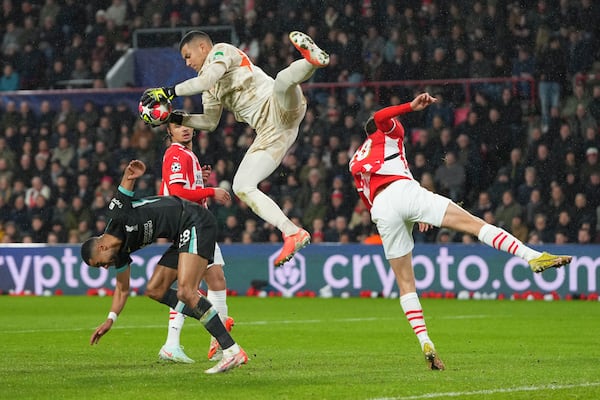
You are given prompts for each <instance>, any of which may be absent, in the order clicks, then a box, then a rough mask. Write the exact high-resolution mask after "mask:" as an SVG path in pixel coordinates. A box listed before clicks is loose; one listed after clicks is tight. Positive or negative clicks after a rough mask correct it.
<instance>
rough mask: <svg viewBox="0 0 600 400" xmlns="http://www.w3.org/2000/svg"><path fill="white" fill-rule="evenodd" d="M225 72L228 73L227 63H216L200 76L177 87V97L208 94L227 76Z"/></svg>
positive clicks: (207, 67)
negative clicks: (207, 92)
mask: <svg viewBox="0 0 600 400" xmlns="http://www.w3.org/2000/svg"><path fill="white" fill-rule="evenodd" d="M225 72H227V65H226V64H225V63H222V62H215V63H212V64H209V65H207V66H206V68H203V69H202V70H201V71H200V74H198V76H196V77H194V78H190V79H188V80H187V81H183V82H181V83H178V84H177V85H175V88H174V89H175V96H193V95H196V94H200V93H203V92H206V91H207V90H209V89H210V88H212V87H213V86H214V85H215V83H217V81H218V80H219V79H221V78H222V77H223V75H225Z"/></svg>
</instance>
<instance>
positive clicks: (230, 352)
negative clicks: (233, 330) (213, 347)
mask: <svg viewBox="0 0 600 400" xmlns="http://www.w3.org/2000/svg"><path fill="white" fill-rule="evenodd" d="M240 350H241V349H240V346H239V345H238V344H237V343H234V344H233V346H231V347H229V348H227V349H223V358H229V357H233V356H235V355H236V354H237V353H239V352H240Z"/></svg>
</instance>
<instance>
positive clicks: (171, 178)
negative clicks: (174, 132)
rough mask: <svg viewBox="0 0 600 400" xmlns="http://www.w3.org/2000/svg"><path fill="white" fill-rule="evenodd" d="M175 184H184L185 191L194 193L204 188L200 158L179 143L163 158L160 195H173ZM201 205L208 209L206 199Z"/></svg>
mask: <svg viewBox="0 0 600 400" xmlns="http://www.w3.org/2000/svg"><path fill="white" fill-rule="evenodd" d="M174 184H182V185H183V188H184V189H187V190H192V191H195V190H197V189H202V188H204V182H203V180H202V167H201V166H200V161H198V157H196V155H195V154H194V152H193V151H192V150H190V149H188V148H187V147H185V146H184V145H182V144H179V143H172V144H171V146H169V148H168V149H167V150H166V151H165V155H164V156H163V164H162V183H161V186H160V194H161V195H163V196H168V195H172V194H173V193H172V189H171V188H172V185H174ZM188 200H189V199H188ZM201 204H203V205H204V206H205V207H206V199H203V201H202V203H201Z"/></svg>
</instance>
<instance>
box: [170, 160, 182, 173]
mask: <svg viewBox="0 0 600 400" xmlns="http://www.w3.org/2000/svg"><path fill="white" fill-rule="evenodd" d="M180 171H181V164H179V163H178V162H174V163H173V164H171V172H180Z"/></svg>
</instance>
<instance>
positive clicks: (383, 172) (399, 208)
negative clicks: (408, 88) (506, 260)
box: [350, 93, 571, 370]
mask: <svg viewBox="0 0 600 400" xmlns="http://www.w3.org/2000/svg"><path fill="white" fill-rule="evenodd" d="M435 101H436V99H435V98H434V97H432V96H430V95H429V94H428V93H422V94H420V95H418V96H417V97H415V99H414V100H413V101H411V102H410V103H404V104H401V105H397V106H390V107H386V108H384V109H381V110H379V111H377V112H376V113H375V114H374V115H373V117H372V118H370V119H369V120H368V121H367V122H366V124H365V131H366V133H367V135H368V137H367V139H366V140H365V142H364V143H363V144H362V146H360V147H359V148H358V150H357V151H356V153H354V156H353V157H352V160H350V171H351V173H352V176H353V177H354V181H355V183H356V188H357V190H358V193H359V195H360V197H361V198H362V200H363V201H364V203H365V204H366V206H367V207H368V208H369V210H370V212H371V218H372V220H373V222H374V223H375V224H377V229H378V231H379V234H380V235H381V240H382V242H383V249H384V252H385V255H386V258H387V259H388V261H389V262H390V266H391V268H392V270H393V271H394V274H395V275H396V281H397V283H398V288H399V290H400V294H401V296H400V304H401V306H402V309H403V311H404V313H405V315H406V318H407V319H408V321H409V323H410V325H411V327H412V328H413V331H414V333H415V335H416V336H417V338H418V339H419V342H420V344H421V349H422V350H423V353H424V354H425V359H426V361H427V363H428V366H429V368H430V369H439V370H442V369H444V363H443V362H442V360H441V359H440V358H439V357H438V356H437V353H436V351H435V347H434V345H433V342H432V341H431V339H430V338H429V335H428V333H427V326H426V324H425V320H424V318H423V310H422V308H421V304H420V302H419V298H418V296H417V293H416V285H415V276H414V271H413V268H412V249H413V248H414V240H413V237H412V230H413V226H414V224H416V223H418V224H419V229H420V230H421V231H426V230H428V229H429V228H430V227H431V226H437V227H444V228H450V229H453V230H456V231H461V232H465V233H469V234H471V235H474V236H477V237H478V238H479V240H480V241H481V242H483V243H485V244H487V245H489V246H492V247H494V248H495V249H498V250H502V251H505V252H507V253H510V254H513V255H516V256H518V257H521V258H523V259H524V260H526V261H527V262H528V263H529V265H530V266H531V269H532V270H533V271H534V272H542V271H544V270H546V269H548V268H558V267H561V266H563V265H565V264H568V263H569V262H570V261H571V257H570V256H555V255H552V254H549V253H546V252H544V253H540V252H538V251H536V250H533V249H532V248H530V247H528V246H525V245H524V244H523V243H521V242H520V241H519V240H518V239H517V238H515V237H514V236H513V235H511V234H510V233H508V232H506V231H505V230H503V229H501V228H498V227H496V226H493V225H490V224H487V223H486V222H485V221H483V220H482V219H480V218H478V217H475V216H474V215H472V214H470V213H469V212H467V211H466V210H464V209H463V208H461V207H459V206H458V205H457V204H455V203H454V202H452V200H450V199H448V198H446V197H444V196H440V195H438V194H436V193H432V192H430V191H428V190H427V189H425V188H423V187H421V185H420V184H419V183H418V182H417V181H416V180H415V179H414V178H413V176H412V174H411V172H410V170H409V165H408V162H407V161H406V156H405V150H404V143H403V140H404V127H403V126H402V124H401V123H400V122H399V121H398V120H396V119H395V117H398V116H400V115H403V114H406V113H409V112H412V111H421V110H424V109H425V108H426V107H428V106H429V105H430V104H432V103H434V102H435Z"/></svg>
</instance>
